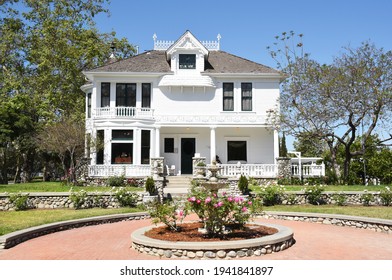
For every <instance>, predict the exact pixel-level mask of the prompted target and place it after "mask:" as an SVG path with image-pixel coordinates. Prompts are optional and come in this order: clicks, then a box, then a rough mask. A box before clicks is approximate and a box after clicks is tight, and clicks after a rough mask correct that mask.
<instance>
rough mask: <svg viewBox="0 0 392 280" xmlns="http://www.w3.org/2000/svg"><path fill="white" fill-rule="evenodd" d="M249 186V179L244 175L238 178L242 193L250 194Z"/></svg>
mask: <svg viewBox="0 0 392 280" xmlns="http://www.w3.org/2000/svg"><path fill="white" fill-rule="evenodd" d="M248 187H249V181H248V179H247V178H246V177H245V176H244V175H241V177H240V179H239V180H238V189H239V190H240V191H241V193H242V194H248V193H249V188H248Z"/></svg>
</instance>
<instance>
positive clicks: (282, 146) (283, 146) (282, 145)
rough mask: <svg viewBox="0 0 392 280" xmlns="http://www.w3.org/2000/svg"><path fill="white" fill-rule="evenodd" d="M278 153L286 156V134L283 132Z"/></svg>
mask: <svg viewBox="0 0 392 280" xmlns="http://www.w3.org/2000/svg"><path fill="white" fill-rule="evenodd" d="M279 155H280V156H281V157H287V146H286V135H285V133H284V132H283V136H282V140H281V143H280V151H279Z"/></svg>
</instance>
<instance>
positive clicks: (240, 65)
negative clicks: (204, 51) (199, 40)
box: [205, 51, 280, 74]
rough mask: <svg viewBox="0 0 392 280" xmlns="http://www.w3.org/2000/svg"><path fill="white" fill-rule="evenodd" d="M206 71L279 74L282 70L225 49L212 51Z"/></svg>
mask: <svg viewBox="0 0 392 280" xmlns="http://www.w3.org/2000/svg"><path fill="white" fill-rule="evenodd" d="M208 64H209V65H208ZM205 73H236V74H239V73H254V74H263V73H269V74H279V73H280V72H279V71H277V70H275V69H273V68H271V67H268V66H265V65H262V64H259V63H256V62H254V61H251V60H248V59H245V58H242V57H239V56H236V55H233V54H230V53H227V52H224V51H212V52H210V53H209V56H208V63H207V65H206V69H205Z"/></svg>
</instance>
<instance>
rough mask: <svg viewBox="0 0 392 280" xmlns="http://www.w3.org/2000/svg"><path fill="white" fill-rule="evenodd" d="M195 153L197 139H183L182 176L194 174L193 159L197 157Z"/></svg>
mask: <svg viewBox="0 0 392 280" xmlns="http://www.w3.org/2000/svg"><path fill="white" fill-rule="evenodd" d="M195 151H196V139H195V138H181V174H192V171H193V167H192V158H193V157H194V156H195Z"/></svg>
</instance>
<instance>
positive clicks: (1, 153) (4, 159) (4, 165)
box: [0, 147, 8, 184]
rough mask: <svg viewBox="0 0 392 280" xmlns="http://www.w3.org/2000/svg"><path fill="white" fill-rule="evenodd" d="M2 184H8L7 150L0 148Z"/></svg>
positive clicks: (0, 182) (0, 178) (0, 180)
mask: <svg viewBox="0 0 392 280" xmlns="http://www.w3.org/2000/svg"><path fill="white" fill-rule="evenodd" d="M0 167H1V169H0V184H8V178H7V149H6V148H3V147H2V148H0Z"/></svg>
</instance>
